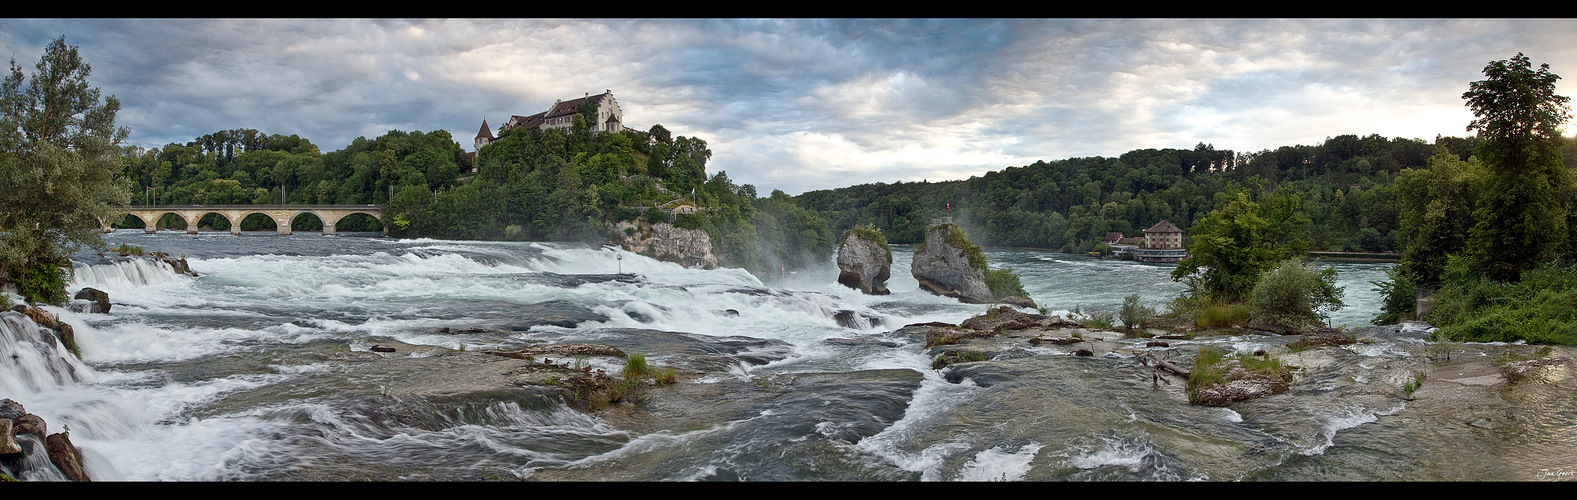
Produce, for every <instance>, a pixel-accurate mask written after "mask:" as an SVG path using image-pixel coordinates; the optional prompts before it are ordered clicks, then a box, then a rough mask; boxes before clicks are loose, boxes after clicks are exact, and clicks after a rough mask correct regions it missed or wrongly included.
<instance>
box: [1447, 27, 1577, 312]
mask: <svg viewBox="0 0 1577 500" xmlns="http://www.w3.org/2000/svg"><path fill="white" fill-rule="evenodd" d="M1484 76H1486V77H1487V78H1486V79H1485V80H1481V81H1477V82H1473V83H1471V84H1470V85H1469V86H1468V91H1467V92H1465V93H1463V94H1462V98H1463V99H1466V100H1467V105H1468V106H1469V107H1471V108H1473V115H1474V116H1476V117H1477V118H1476V119H1474V120H1473V121H1472V123H1469V124H1468V127H1467V129H1468V130H1469V131H1474V130H1476V131H1478V132H1479V136H1480V137H1481V138H1483V140H1484V142H1483V143H1482V144H1481V145H1480V146H1479V156H1480V157H1481V159H1483V161H1484V163H1485V165H1487V166H1488V167H1489V170H1490V175H1489V186H1488V189H1487V190H1486V191H1485V196H1484V198H1483V199H1481V200H1480V202H1479V205H1478V208H1477V210H1476V212H1475V218H1476V219H1477V223H1476V225H1475V226H1474V227H1473V230H1472V233H1471V235H1470V237H1469V242H1468V252H1469V255H1470V258H1471V261H1472V264H1473V267H1474V269H1476V270H1478V271H1479V272H1481V273H1484V274H1485V275H1488V276H1489V277H1491V278H1493V279H1494V280H1496V281H1499V282H1502V283H1505V282H1510V281H1515V280H1516V279H1517V277H1518V275H1519V274H1520V273H1521V272H1522V271H1523V270H1526V269H1531V268H1533V267H1534V266H1536V265H1538V264H1539V263H1541V262H1543V261H1547V260H1551V258H1552V257H1554V256H1555V252H1556V250H1557V248H1558V247H1559V245H1560V244H1561V243H1562V242H1563V241H1565V240H1566V237H1567V229H1568V228H1567V227H1566V212H1567V210H1566V207H1565V206H1563V204H1562V200H1561V199H1560V198H1559V196H1560V193H1561V192H1562V191H1564V190H1565V189H1566V188H1567V183H1568V182H1569V179H1568V178H1567V174H1566V168H1565V165H1564V164H1563V163H1562V161H1561V150H1560V139H1561V137H1560V131H1559V127H1560V125H1561V124H1563V123H1565V122H1566V120H1568V119H1570V118H1571V108H1570V107H1569V106H1567V104H1566V103H1567V102H1569V101H1571V98H1569V97H1565V96H1560V95H1555V81H1556V80H1559V79H1560V76H1557V75H1556V74H1554V73H1551V72H1550V65H1548V64H1541V65H1539V70H1538V71H1534V70H1533V64H1532V63H1531V62H1529V61H1528V58H1527V56H1524V55H1522V53H1520V52H1519V53H1517V55H1516V56H1515V57H1512V58H1511V59H1510V60H1505V61H1495V62H1491V63H1489V65H1488V66H1485V67H1484ZM1568 251H1570V250H1568Z"/></svg>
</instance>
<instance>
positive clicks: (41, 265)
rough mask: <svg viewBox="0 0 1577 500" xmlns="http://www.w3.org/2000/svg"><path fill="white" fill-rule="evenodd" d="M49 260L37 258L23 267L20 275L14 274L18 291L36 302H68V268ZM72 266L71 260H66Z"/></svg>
mask: <svg viewBox="0 0 1577 500" xmlns="http://www.w3.org/2000/svg"><path fill="white" fill-rule="evenodd" d="M60 264H61V263H57V262H52V261H49V260H43V259H40V260H35V261H33V262H32V263H31V265H29V266H28V267H26V268H24V269H22V272H21V275H20V276H12V277H11V278H12V282H13V283H15V284H16V291H17V293H19V294H21V295H22V297H24V298H26V299H27V300H28V301H29V302H32V303H34V304H53V305H63V304H65V303H66V282H67V281H69V280H70V279H71V273H70V271H68V270H67V269H68V268H65V267H61V266H60ZM64 264H65V265H67V266H70V265H71V263H70V262H64Z"/></svg>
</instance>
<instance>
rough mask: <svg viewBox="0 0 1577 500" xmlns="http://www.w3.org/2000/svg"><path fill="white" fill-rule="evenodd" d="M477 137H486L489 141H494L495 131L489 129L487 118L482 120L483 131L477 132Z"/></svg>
mask: <svg viewBox="0 0 1577 500" xmlns="http://www.w3.org/2000/svg"><path fill="white" fill-rule="evenodd" d="M476 137H477V138H478V139H481V138H483V137H486V138H487V140H490V141H491V140H493V131H492V130H491V129H489V128H487V119H486V118H483V119H482V130H478V131H477V132H476Z"/></svg>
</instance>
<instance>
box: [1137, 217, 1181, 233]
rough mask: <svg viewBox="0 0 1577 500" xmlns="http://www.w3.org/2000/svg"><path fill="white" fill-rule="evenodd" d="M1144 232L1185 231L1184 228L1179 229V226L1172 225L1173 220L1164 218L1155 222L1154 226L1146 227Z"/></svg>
mask: <svg viewBox="0 0 1577 500" xmlns="http://www.w3.org/2000/svg"><path fill="white" fill-rule="evenodd" d="M1144 232H1146V233H1181V232H1183V230H1182V229H1178V228H1177V226H1174V225H1172V223H1171V222H1168V221H1164V220H1163V221H1161V222H1157V223H1155V225H1154V226H1150V229H1146V230H1144Z"/></svg>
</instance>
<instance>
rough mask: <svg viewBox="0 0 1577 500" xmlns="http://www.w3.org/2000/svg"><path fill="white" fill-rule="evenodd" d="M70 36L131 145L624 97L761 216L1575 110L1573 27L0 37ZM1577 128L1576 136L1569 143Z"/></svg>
mask: <svg viewBox="0 0 1577 500" xmlns="http://www.w3.org/2000/svg"><path fill="white" fill-rule="evenodd" d="M61 35H65V36H66V41H67V43H69V44H73V45H77V46H78V47H79V50H80V53H81V55H82V57H83V58H84V59H85V60H86V61H87V62H88V63H89V64H91V65H92V67H93V74H92V76H91V77H90V78H89V81H90V82H91V83H92V84H93V85H95V86H98V87H100V88H101V89H102V91H103V92H104V93H105V94H106V95H108V94H114V95H116V96H117V97H118V98H119V99H120V101H121V106H122V108H121V113H120V115H119V120H118V122H119V123H120V124H121V125H122V126H125V127H128V128H129V129H130V130H131V138H130V142H131V143H132V144H135V145H139V146H144V147H158V146H162V145H164V144H167V143H170V142H177V143H183V144H184V143H185V142H187V141H191V140H192V139H193V138H195V137H197V136H199V135H203V134H207V133H210V132H213V131H216V130H223V129H236V128H254V129H258V130H261V131H263V132H265V133H270V134H275V133H277V134H284V135H290V134H299V135H301V136H303V137H306V138H307V139H309V140H311V141H312V142H313V143H314V144H317V145H318V147H319V148H320V149H321V150H322V151H324V152H327V151H333V150H336V149H342V148H344V147H345V146H346V145H348V144H349V143H350V141H351V140H353V139H355V138H356V137H357V136H365V137H367V138H369V139H371V138H374V137H377V136H379V135H382V134H384V133H385V132H387V131H389V130H393V129H398V130H405V131H413V130H421V131H427V132H430V131H433V130H437V129H444V130H448V131H449V132H450V134H452V135H453V136H454V137H455V139H456V141H457V142H459V143H460V144H461V146H462V147H463V148H464V149H466V150H467V151H470V150H471V149H472V145H471V144H472V139H473V138H474V137H475V136H476V133H477V130H478V129H479V128H480V127H481V122H482V119H483V118H484V116H485V117H486V119H487V121H488V123H489V124H490V125H492V126H493V127H495V131H496V127H497V126H498V125H499V124H500V123H502V122H503V121H504V120H506V119H507V118H508V117H509V116H510V115H529V114H533V113H537V112H541V111H543V110H545V109H546V108H547V107H548V106H549V105H550V104H552V103H553V101H554V100H555V99H566V100H567V99H571V98H576V97H581V96H584V95H585V94H587V93H600V92H602V91H604V90H612V91H613V94H614V96H615V97H616V98H617V99H618V101H619V103H620V104H621V106H622V107H623V110H624V120H625V124H626V126H630V127H634V128H639V129H641V130H646V129H648V128H649V127H650V126H651V125H652V124H657V123H660V124H662V125H663V126H664V127H667V128H668V129H669V130H670V131H672V132H673V133H674V134H675V135H685V136H693V137H700V138H702V139H704V140H706V142H707V143H708V144H709V145H710V146H711V149H712V152H713V156H712V160H711V162H710V163H709V164H708V172H709V173H712V172H716V171H718V170H723V171H727V172H728V175H729V177H730V178H732V179H733V180H734V181H735V182H736V183H740V184H745V183H749V184H754V185H755V186H756V188H757V191H758V192H760V193H763V194H765V193H768V192H770V191H771V190H773V189H782V190H783V191H785V192H788V193H789V194H799V193H802V192H804V191H808V190H814V189H826V188H835V187H842V186H848V185H853V184H860V183H868V182H893V181H897V180H903V181H911V180H913V181H918V180H921V179H929V180H933V181H935V180H947V179H964V178H968V177H970V176H975V175H980V174H983V173H985V172H987V171H991V170H1000V169H1002V168H1005V167H1010V166H1020V165H1025V164H1029V163H1033V162H1035V161H1036V160H1056V159H1063V158H1069V157H1082V156H1116V155H1119V154H1122V153H1124V152H1126V151H1130V150H1133V149H1140V148H1191V147H1193V146H1194V144H1196V143H1199V142H1205V143H1210V144H1213V145H1214V146H1215V147H1216V148H1217V149H1233V150H1237V151H1258V150H1261V149H1266V148H1275V147H1279V146H1285V145H1294V144H1316V143H1318V142H1320V141H1322V140H1324V139H1325V138H1327V137H1331V136H1336V135H1341V134H1358V135H1367V134H1371V133H1377V134H1381V135H1384V136H1386V137H1396V136H1402V137H1416V138H1422V139H1425V140H1430V141H1432V140H1433V139H1434V137H1435V136H1436V135H1437V134H1440V135H1456V136H1465V135H1468V134H1467V132H1466V130H1465V128H1466V126H1467V124H1468V122H1469V121H1470V120H1471V119H1472V113H1471V111H1470V110H1469V109H1467V108H1466V107H1465V106H1464V105H1463V103H1464V101H1463V100H1462V93H1463V92H1465V91H1466V90H1467V87H1468V83H1469V82H1471V81H1474V80H1480V79H1482V78H1483V75H1482V70H1483V68H1484V66H1485V65H1486V64H1487V63H1489V62H1490V61H1494V60H1501V59H1508V58H1510V57H1512V56H1513V55H1515V54H1516V53H1518V52H1523V53H1525V54H1526V55H1527V56H1528V57H1529V58H1531V59H1532V60H1533V62H1534V64H1535V65H1537V64H1539V63H1548V64H1549V65H1550V67H1551V70H1552V71H1554V72H1555V73H1556V74H1561V75H1567V78H1566V79H1563V80H1561V82H1560V85H1559V87H1558V88H1557V91H1558V93H1560V94H1561V95H1567V96H1570V95H1573V94H1577V83H1573V81H1572V78H1577V21H1573V20H1564V19H1563V20H1528V19H1514V20H1471V19H1470V20H1253V19H1227V20H1202V19H1158V20H1126V19H1119V20H1100V19H1078V20H1019V19H1015V20H873V21H856V20H807V19H792V20H650V21H646V20H547V21H539V20H411V21H403V20H324V19H316V20H194V19H178V20H80V19H73V20H42V19H41V20H18V19H3V20H0V55H4V56H9V57H11V58H14V59H15V60H16V61H17V63H18V64H19V65H21V66H22V67H23V69H24V71H25V72H31V71H32V68H33V66H34V64H35V63H36V62H37V61H38V57H39V55H40V54H41V53H42V51H43V48H44V46H45V45H46V44H48V43H49V41H50V40H52V39H54V38H56V37H58V36H61ZM1564 130H1565V131H1566V133H1568V134H1571V133H1573V132H1574V131H1577V128H1574V127H1573V126H1572V125H1570V124H1568V126H1567V127H1566V128H1565V129H1564Z"/></svg>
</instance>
